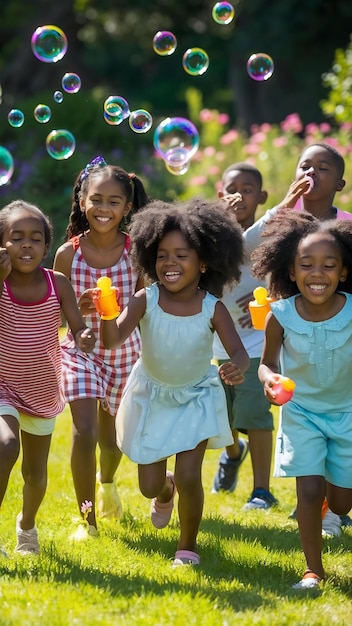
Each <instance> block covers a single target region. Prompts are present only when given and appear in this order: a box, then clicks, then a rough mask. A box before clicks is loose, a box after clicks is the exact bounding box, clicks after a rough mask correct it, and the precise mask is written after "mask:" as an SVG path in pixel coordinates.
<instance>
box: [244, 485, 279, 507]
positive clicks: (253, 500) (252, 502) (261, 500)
mask: <svg viewBox="0 0 352 626" xmlns="http://www.w3.org/2000/svg"><path fill="white" fill-rule="evenodd" d="M277 504H278V500H276V498H274V496H273V494H272V493H270V491H267V490H266V489H254V491H252V495H251V497H250V498H249V500H248V502H247V503H246V504H245V505H244V507H243V509H242V510H243V511H249V510H251V509H270V508H271V507H272V506H276V505H277Z"/></svg>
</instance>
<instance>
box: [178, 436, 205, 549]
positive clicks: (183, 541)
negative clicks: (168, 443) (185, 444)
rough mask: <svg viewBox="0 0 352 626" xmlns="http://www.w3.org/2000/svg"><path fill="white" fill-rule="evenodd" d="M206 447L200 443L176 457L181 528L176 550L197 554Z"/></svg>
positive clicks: (202, 502)
mask: <svg viewBox="0 0 352 626" xmlns="http://www.w3.org/2000/svg"><path fill="white" fill-rule="evenodd" d="M206 446H207V441H202V442H201V443H200V444H198V446H197V447H196V448H195V449H194V450H187V451H185V452H179V453H178V454H177V455H176V465H175V483H176V486H177V491H178V494H179V500H178V514H179V518H180V528H181V533H180V539H179V542H178V546H177V550H189V551H191V552H197V535H198V530H199V525H200V522H201V519H202V514H203V504H204V491H203V485H202V463H203V458H204V453H205V449H206Z"/></svg>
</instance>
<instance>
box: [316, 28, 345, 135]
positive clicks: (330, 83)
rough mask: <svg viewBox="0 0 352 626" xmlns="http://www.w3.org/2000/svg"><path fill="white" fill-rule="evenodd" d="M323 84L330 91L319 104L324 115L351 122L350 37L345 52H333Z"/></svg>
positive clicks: (339, 50) (339, 120)
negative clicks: (332, 61)
mask: <svg viewBox="0 0 352 626" xmlns="http://www.w3.org/2000/svg"><path fill="white" fill-rule="evenodd" d="M323 84H324V86H325V87H328V88H329V89H330V91H329V94H328V97H327V98H326V100H323V101H322V102H321V108H322V110H323V112H324V113H325V115H327V116H328V117H332V118H333V119H335V120H336V121H337V122H340V123H341V122H351V110H352V37H351V41H350V43H349V45H348V46H347V48H346V50H341V49H340V48H339V49H338V50H336V52H335V59H334V64H333V66H332V69H331V70H330V71H329V72H327V73H326V74H323Z"/></svg>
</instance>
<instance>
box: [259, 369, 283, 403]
mask: <svg viewBox="0 0 352 626" xmlns="http://www.w3.org/2000/svg"><path fill="white" fill-rule="evenodd" d="M282 378H283V376H281V375H280V374H274V373H272V374H269V375H268V376H267V377H266V379H265V381H264V383H263V389H264V395H265V397H266V399H267V400H269V402H270V404H276V405H277V404H278V403H277V402H275V393H274V391H273V386H274V385H275V384H276V383H279V382H280V381H281V380H282Z"/></svg>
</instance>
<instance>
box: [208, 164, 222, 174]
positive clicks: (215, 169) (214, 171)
mask: <svg viewBox="0 0 352 626" xmlns="http://www.w3.org/2000/svg"><path fill="white" fill-rule="evenodd" d="M208 173H209V174H210V176H218V175H219V174H220V168H219V167H218V166H217V165H212V166H211V167H209V169H208Z"/></svg>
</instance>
